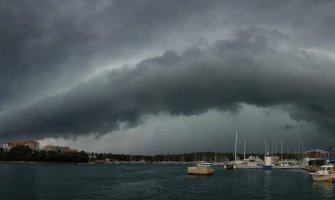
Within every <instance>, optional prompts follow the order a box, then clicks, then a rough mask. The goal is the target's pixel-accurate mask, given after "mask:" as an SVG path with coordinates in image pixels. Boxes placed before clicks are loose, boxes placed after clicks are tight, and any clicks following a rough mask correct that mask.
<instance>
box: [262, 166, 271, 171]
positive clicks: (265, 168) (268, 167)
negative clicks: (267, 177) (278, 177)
mask: <svg viewBox="0 0 335 200" xmlns="http://www.w3.org/2000/svg"><path fill="white" fill-rule="evenodd" d="M263 170H272V166H271V165H264V166H263Z"/></svg>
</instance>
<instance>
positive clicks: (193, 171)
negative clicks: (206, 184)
mask: <svg viewBox="0 0 335 200" xmlns="http://www.w3.org/2000/svg"><path fill="white" fill-rule="evenodd" d="M213 173H214V169H212V168H210V167H205V166H200V167H199V166H198V167H188V168H187V174H189V175H211V174H213Z"/></svg>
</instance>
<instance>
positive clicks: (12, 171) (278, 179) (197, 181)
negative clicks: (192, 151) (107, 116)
mask: <svg viewBox="0 0 335 200" xmlns="http://www.w3.org/2000/svg"><path fill="white" fill-rule="evenodd" d="M186 167H187V166H186V165H172V164H169V165H160V164H154V165H147V164H106V165H103V164H102V165H86V164H84V165H68V164H59V165H57V164H56V165H55V164H0V175H1V178H0V197H1V198H0V199H13V200H15V199H41V200H42V199H45V200H49V199H190V200H196V199H202V200H203V199H249V200H251V199H286V200H289V199H294V200H298V199H303V200H308V199H335V193H334V191H335V187H334V185H333V184H331V183H317V182H313V181H312V180H311V177H310V176H309V175H308V173H307V172H305V171H302V170H282V169H274V170H272V171H263V170H260V169H237V170H224V169H223V168H221V167H216V171H215V173H214V175H212V176H189V175H187V174H186Z"/></svg>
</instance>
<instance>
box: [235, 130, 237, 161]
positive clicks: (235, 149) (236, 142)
mask: <svg viewBox="0 0 335 200" xmlns="http://www.w3.org/2000/svg"><path fill="white" fill-rule="evenodd" d="M236 148H237V129H236V135H235V160H236Z"/></svg>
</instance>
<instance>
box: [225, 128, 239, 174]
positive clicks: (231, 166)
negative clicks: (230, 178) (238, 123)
mask: <svg viewBox="0 0 335 200" xmlns="http://www.w3.org/2000/svg"><path fill="white" fill-rule="evenodd" d="M236 148H237V130H236V133H235V153H234V160H233V161H230V162H228V163H226V164H225V165H224V168H225V169H236V164H237V155H236Z"/></svg>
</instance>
